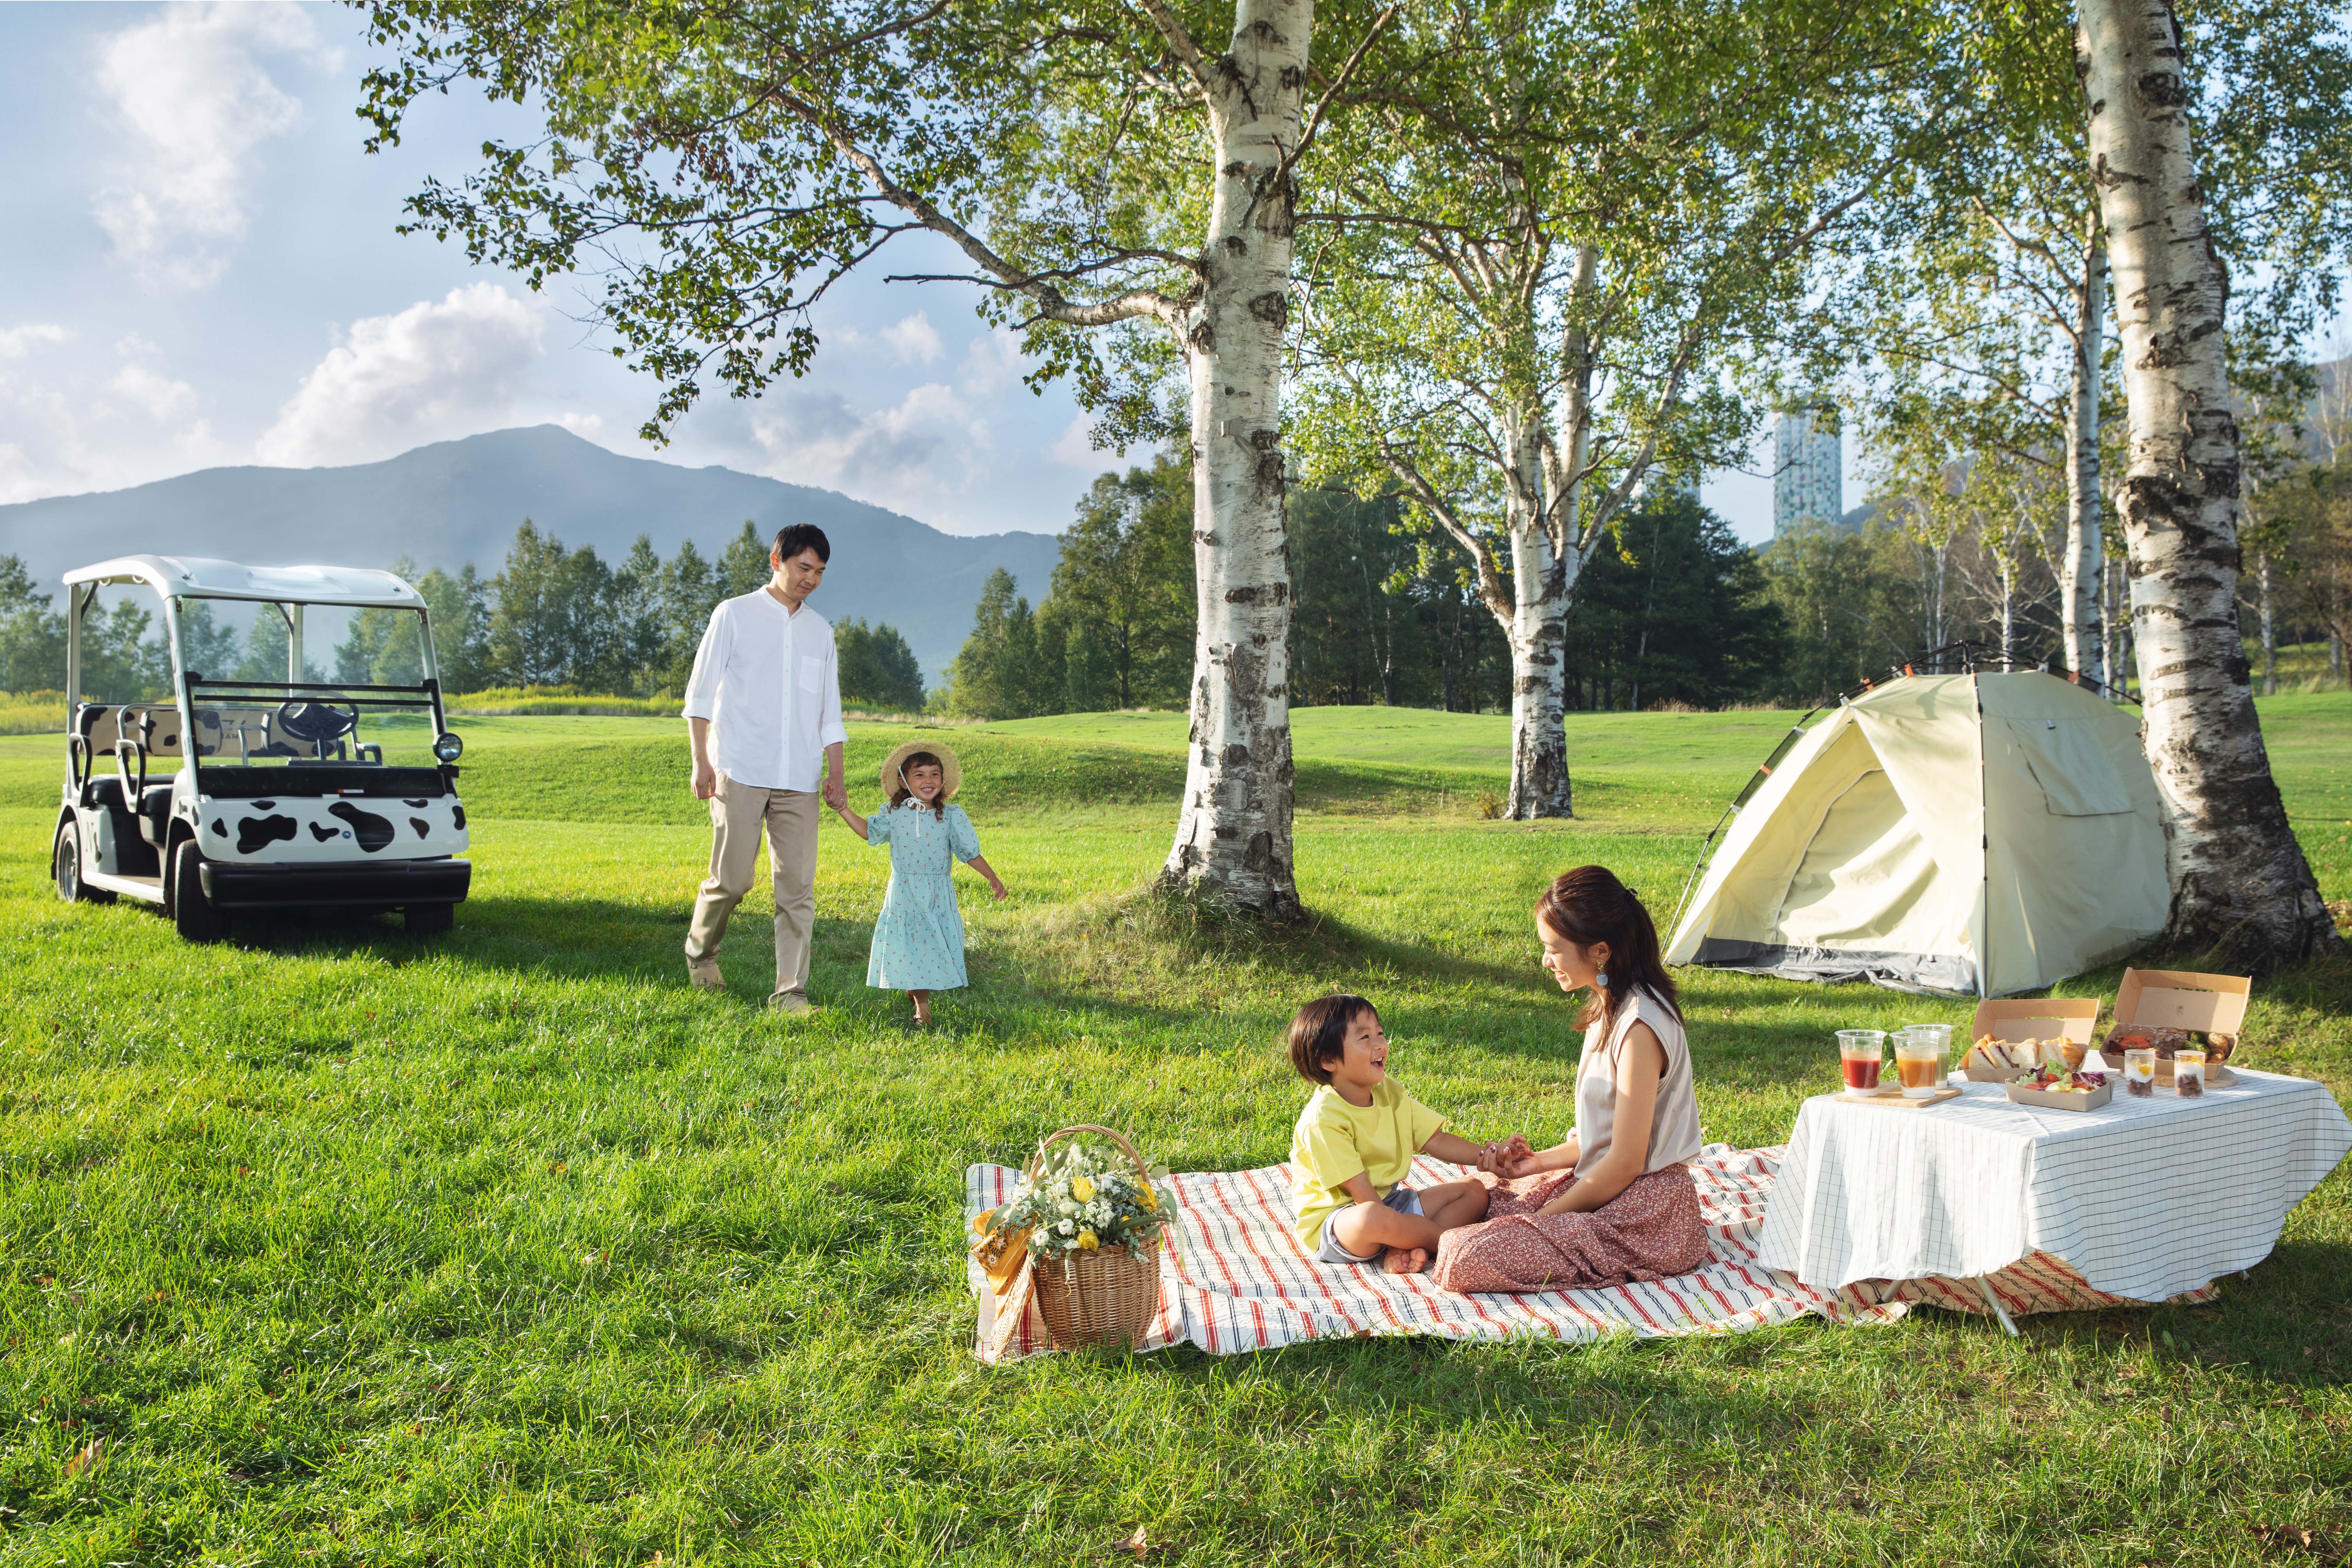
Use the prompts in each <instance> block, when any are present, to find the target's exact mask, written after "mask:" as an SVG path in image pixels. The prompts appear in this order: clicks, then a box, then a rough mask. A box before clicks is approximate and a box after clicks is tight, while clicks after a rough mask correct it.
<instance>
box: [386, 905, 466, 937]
mask: <svg viewBox="0 0 2352 1568" xmlns="http://www.w3.org/2000/svg"><path fill="white" fill-rule="evenodd" d="M400 923H401V924H402V925H403V926H404V927H406V928H407V931H408V934H409V935H411V936H439V935H440V934H441V933H442V932H443V931H447V930H448V929H449V928H450V927H451V926H454V925H456V924H457V905H455V904H410V905H408V906H407V907H406V908H404V909H403V910H401V911H400Z"/></svg>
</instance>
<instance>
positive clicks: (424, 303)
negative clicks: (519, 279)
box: [255, 283, 545, 468]
mask: <svg viewBox="0 0 2352 1568" xmlns="http://www.w3.org/2000/svg"><path fill="white" fill-rule="evenodd" d="M544 325H545V320H544V318H543V317H542V316H541V313H540V311H539V310H538V309H537V308H536V307H535V306H533V305H531V304H530V302H529V301H527V300H520V299H518V298H517V297H516V296H514V295H512V294H509V293H508V292H507V289H506V286H505V285H504V284H499V283H470V284H467V286H466V287H464V288H462V289H450V290H449V292H448V293H447V295H446V296H445V297H444V298H443V299H442V300H440V301H439V302H437V303H436V302H434V301H431V300H420V301H418V302H417V303H416V304H414V305H411V306H410V307H408V309H406V310H403V311H401V312H399V313H398V314H397V315H391V316H368V317H363V318H362V319H361V320H359V321H354V322H352V329H351V331H350V333H349V335H348V336H346V337H345V338H344V340H343V341H342V342H341V343H338V344H337V345H336V346H335V347H334V348H332V349H330V350H329V351H328V352H327V355H326V357H325V358H324V359H321V360H320V362H319V363H318V365H317V367H316V368H315V369H313V370H312V371H311V372H310V374H308V375H306V376H304V377H303V378H302V384H301V386H300V387H299V389H298V390H297V391H296V392H295V394H294V395H293V396H292V397H290V398H289V399H288V400H287V402H286V405H285V406H284V407H282V408H280V409H279V410H278V422H277V423H276V424H275V425H273V426H270V427H269V429H268V431H267V432H266V433H265V434H264V435H263V436H262V437H261V439H260V440H259V441H258V442H257V443H256V444H255V451H256V452H257V454H258V456H259V457H260V458H261V460H262V461H263V462H265V463H271V464H278V465H281V466H284V467H289V468H305V467H316V466H323V465H326V464H331V463H362V462H371V461H373V460H375V459H377V458H388V457H391V456H393V455H394V453H397V452H403V451H405V450H407V449H408V448H409V447H415V446H418V445H420V444H422V443H424V442H427V441H446V440H449V439H452V438H454V437H460V436H471V435H477V434H478V433H480V432H481V431H483V430H488V429H496V428H499V427H500V426H507V425H512V424H517V423H520V420H519V419H518V418H517V416H516V413H515V406H514V405H515V402H516V399H517V396H518V395H519V394H520V392H521V390H522V385H523V382H524V378H525V377H526V376H527V375H528V374H529V373H530V369H531V366H532V365H533V363H535V362H536V361H537V360H538V359H539V357H540V353H541V349H540V335H541V331H542V329H543V327H544Z"/></svg>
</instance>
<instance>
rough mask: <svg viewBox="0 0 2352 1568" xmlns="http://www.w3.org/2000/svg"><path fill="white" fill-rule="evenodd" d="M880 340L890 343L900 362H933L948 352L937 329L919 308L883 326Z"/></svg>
mask: <svg viewBox="0 0 2352 1568" xmlns="http://www.w3.org/2000/svg"><path fill="white" fill-rule="evenodd" d="M882 341H883V342H887V343H888V344H889V345H890V351H891V352H892V353H895V354H897V355H898V363H901V364H915V363H922V364H933V363H937V362H938V360H939V357H940V355H941V354H943V353H947V352H948V346H947V344H945V343H943V342H940V332H939V329H938V328H937V327H934V326H932V325H931V319H930V318H929V316H926V315H925V314H923V312H922V311H920V310H918V311H916V312H915V313H914V314H913V315H911V316H908V317H905V318H903V319H902V320H899V321H894V322H892V323H891V324H890V325H888V326H887V327H885V328H883V329H882Z"/></svg>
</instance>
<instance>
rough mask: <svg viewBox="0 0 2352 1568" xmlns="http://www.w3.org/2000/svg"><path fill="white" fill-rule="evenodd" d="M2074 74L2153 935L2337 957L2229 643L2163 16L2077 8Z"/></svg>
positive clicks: (2185, 141) (2149, 10) (2201, 217)
mask: <svg viewBox="0 0 2352 1568" xmlns="http://www.w3.org/2000/svg"><path fill="white" fill-rule="evenodd" d="M2080 23H2081V26H2080V32H2079V33H2078V35H2077V39H2076V46H2075V47H2076V54H2077V69H2078V71H2079V73H2080V74H2081V75H2082V78H2083V85H2084V93H2085V95H2086V96H2087V98H2088V100H2089V104H2090V138H2089V141H2090V155H2091V174H2092V178H2093V182H2094V184H2095V185H2096V186H2097V189H2098V192H2099V205H2100V216H2101V218H2102V220H2103V222H2104V223H2105V228H2106V235H2107V251H2108V255H2109V257H2110V258H2111V260H2112V262H2113V264H2114V268H2115V274H2116V321H2117V324H2118V327H2119V329H2120V340H2121V346H2122V350H2123V365H2124V387H2125V394H2126V405H2127V413H2128V420H2129V423H2128V436H2129V445H2128V448H2127V449H2128V454H2129V455H2128V457H2127V458H2126V470H2125V476H2124V482H2123V487H2122V506H2121V510H2122V513H2123V524H2124V539H2125V542H2126V546H2127V548H2128V550H2129V552H2130V555H2131V588H2132V609H2131V613H2132V624H2133V635H2134V638H2135V640H2136V641H2137V644H2138V653H2139V678H2140V697H2141V704H2142V710H2143V711H2144V713H2145V715H2146V724H2145V729H2144V730H2143V735H2144V738H2145V743H2146V745H2147V756H2148V761H2149V763H2151V764H2153V766H2154V768H2155V772H2156V783H2157V792H2158V795H2159V797H2160V798H2161V801H2162V803H2163V810H2164V818H2165V840H2166V847H2167V854H2168V860H2169V870H2170V873H2171V879H2172V918H2171V921H2170V923H2169V926H2168V930H2167V932H2166V935H2167V937H2168V940H2169V942H2170V943H2171V944H2172V945H2174V946H2177V947H2189V948H2197V949H2202V950H2206V951H2207V952H2209V953H2210V961H2211V962H2218V963H2226V964H2230V965H2232V966H2237V967H2241V968H2242V969H2246V970H2252V971H2254V972H2257V973H2259V972H2264V971H2267V970H2269V969H2272V968H2273V967H2275V966H2277V965H2279V964H2283V963H2295V962H2298V961H2300V960H2302V959H2304V958H2305V957H2307V956H2309V955H2310V954H2311V953H2312V952H2314V951H2315V949H2318V948H2320V947H2323V946H2325V947H2328V948H2335V947H2338V946H2340V945H2341V944H2340V942H2338V940H2337V939H2336V934H2335V926H2334V923H2333V922H2332V921H2330V919H2329V917H2328V913H2327V909H2326V905H2325V904H2324V903H2322V902H2321V901H2320V897H2319V889H2318V887H2317V885H2316V884H2315V882H2314V881H2313V879H2312V875H2311V868H2310V866H2309V864H2308V863H2307V862H2306V861H2305V859H2304V855H2303V849H2302V847H2301V846H2300V845H2299V844H2297V843H2296V842H2295V837H2294V832H2293V830H2292V829H2291V828H2290V827H2289V826H2288V824H2287V819H2286V811H2285V807H2284V805H2283V804H2282V803H2281V801H2280V799H2279V792H2278V784H2277V783H2276V782H2275V781H2274V780H2273V778H2272V776H2271V768H2270V757H2269V754H2268V753H2267V752H2266V751H2265V750H2264V748H2263V733H2262V726H2261V723H2260V721H2258V720H2257V719H2256V717H2255V714H2254V700H2253V691H2252V687H2251V685H2250V684H2249V681H2248V673H2249V672H2248V670H2247V668H2246V655H2245V648H2244V645H2243V643H2242V641H2241V639H2240V632H2239V626H2238V560H2239V551H2238V500H2239V484H2240V476H2239V462H2240V459H2239V447H2238V426H2237V420H2236V418H2235V416H2233V415H2232V413H2231V399H2230V386H2229V380H2228V376H2227V374H2226V367H2225V364H2224V360H2223V354H2224V352H2225V350H2224V338H2223V325H2224V319H2225V310H2226V307H2227V302H2228V299H2229V284H2228V279H2226V277H2225V276H2224V274H2223V270H2222V267H2221V257H2220V255H2219V253H2218V252H2217V251H2216V250H2215V249H2214V247H2213V242H2212V239H2211V237H2210V235H2209V234H2208V233H2207V232H2206V227H2205V209H2204V195H2203V193H2202V191H2201V190H2200V188H2199V186H2198V184H2197V169H2196V163H2195V160H2194V159H2193V157H2192V156H2191V150H2190V145H2189V114H2188V110H2187V102H2188V97H2189V94H2188V89H2187V85H2186V83H2185V81H2184V80H2183V68H2182V62H2181V54H2180V26H2179V19H2178V17H2177V16H2175V15H2174V12H2173V7H2172V3H2171V0H2081V12H2080Z"/></svg>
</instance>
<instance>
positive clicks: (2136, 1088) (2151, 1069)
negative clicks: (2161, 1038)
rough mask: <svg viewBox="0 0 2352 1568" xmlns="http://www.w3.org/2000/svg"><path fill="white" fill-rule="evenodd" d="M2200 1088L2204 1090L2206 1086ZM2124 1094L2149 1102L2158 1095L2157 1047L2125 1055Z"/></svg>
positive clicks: (2200, 1085)
mask: <svg viewBox="0 0 2352 1568" xmlns="http://www.w3.org/2000/svg"><path fill="white" fill-rule="evenodd" d="M2198 1087H2199V1088H2200V1089H2202V1088H2203V1087H2204V1085H2203V1084H2201V1083H2200V1084H2199V1085H2198ZM2124 1092H2125V1093H2126V1094H2128V1095H2130V1096H2131V1097H2132V1098H2133V1099H2134V1100H2147V1099H2148V1098H2149V1097H2151V1096H2152V1095H2154V1094H2155V1093H2156V1047H2153V1046H2150V1047H2147V1048H2146V1049H2144V1050H2127V1051H2126V1052H2125V1053H2124Z"/></svg>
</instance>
